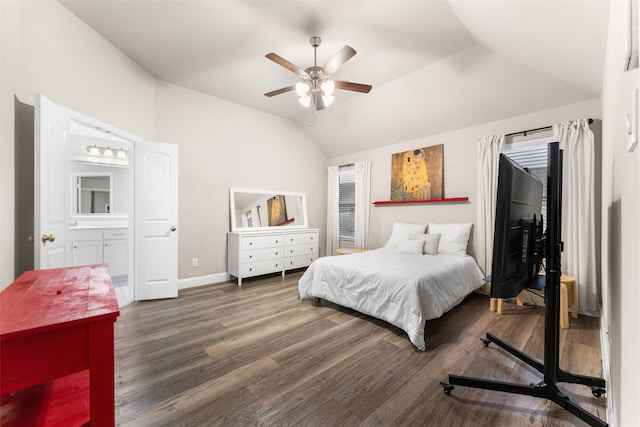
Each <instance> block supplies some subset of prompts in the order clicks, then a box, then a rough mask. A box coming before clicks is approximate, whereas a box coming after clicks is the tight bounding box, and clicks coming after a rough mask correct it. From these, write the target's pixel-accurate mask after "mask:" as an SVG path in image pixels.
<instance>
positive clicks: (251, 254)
mask: <svg viewBox="0 0 640 427" xmlns="http://www.w3.org/2000/svg"><path fill="white" fill-rule="evenodd" d="M282 251H283V248H281V247H276V248H264V249H251V250H249V251H243V252H242V263H243V264H245V263H247V262H257V261H267V260H270V259H276V258H279V259H281V258H282Z"/></svg>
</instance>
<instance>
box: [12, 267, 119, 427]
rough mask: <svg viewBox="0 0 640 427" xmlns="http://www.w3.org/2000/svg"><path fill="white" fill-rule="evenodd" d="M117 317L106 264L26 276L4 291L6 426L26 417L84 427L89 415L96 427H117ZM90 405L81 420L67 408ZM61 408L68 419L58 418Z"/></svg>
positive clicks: (38, 421) (44, 422) (52, 270)
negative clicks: (115, 347)
mask: <svg viewBox="0 0 640 427" xmlns="http://www.w3.org/2000/svg"><path fill="white" fill-rule="evenodd" d="M119 314H120V312H119V310H118V302H117V300H116V296H115V293H114V291H113V285H112V283H111V277H110V276H109V272H108V270H107V266H106V265H104V264H102V265H93V266H82V267H69V268H58V269H50V270H38V271H28V272H26V273H24V274H22V275H21V276H20V277H18V279H16V281H15V282H13V283H12V284H11V285H9V286H8V287H7V288H6V289H5V290H4V291H2V292H1V293H0V395H2V406H0V410H1V412H0V414H2V423H3V425H4V424H12V423H13V424H15V425H21V424H22V425H24V424H23V423H22V422H21V421H25V419H24V417H27V418H29V420H36V424H38V425H45V424H46V425H52V424H53V425H55V424H58V425H61V424H64V425H81V424H85V423H86V422H87V421H89V420H83V419H82V417H83V416H84V417H86V415H89V417H90V421H91V425H92V426H103V425H105V426H113V425H114V424H115V411H114V354H113V346H114V334H113V328H114V323H115V321H116V318H117V317H118V316H119ZM87 381H88V385H87V384H86V383H87ZM87 391H88V397H87V396H85V397H84V400H83V397H82V393H85V394H86V392H87ZM54 394H55V395H54ZM21 397H25V399H23V400H22V401H21ZM87 401H88V411H82V410H80V412H81V413H82V412H85V414H84V415H83V414H79V415H78V417H80V418H78V419H73V415H72V414H71V413H70V412H69V411H67V410H66V409H64V408H65V406H67V407H68V408H67V409H69V410H70V409H71V408H73V407H76V409H77V408H80V407H81V406H82V405H83V404H84V406H85V407H87ZM83 402H84V403H83ZM55 407H57V408H58V409H59V410H62V411H63V413H62V415H54V414H53V412H55V411H53V412H52V408H55ZM60 408H62V409H60ZM87 412H88V414H87ZM70 416H71V417H72V419H71V420H70V419H69V417H70Z"/></svg>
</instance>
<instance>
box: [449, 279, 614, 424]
mask: <svg viewBox="0 0 640 427" xmlns="http://www.w3.org/2000/svg"><path fill="white" fill-rule="evenodd" d="M546 286H547V288H546V291H545V297H546V302H545V305H546V307H545V338H544V341H545V345H544V364H543V363H541V362H539V361H538V360H536V359H534V358H532V357H530V356H529V355H527V354H525V353H523V352H522V351H520V350H518V349H516V348H515V347H513V346H511V345H509V344H507V343H506V342H504V341H502V340H501V339H500V338H498V337H496V336H495V335H492V334H490V333H487V338H486V339H483V340H482V341H483V343H484V346H485V347H488V346H489V344H490V343H491V342H493V343H496V344H497V345H498V346H499V347H500V348H502V349H504V350H506V351H507V352H509V353H511V354H512V355H513V356H515V357H517V358H518V359H520V360H522V361H523V362H525V363H526V364H528V365H529V366H531V367H533V368H534V369H536V370H537V371H538V372H540V373H542V374H543V375H544V380H543V381H542V382H540V383H538V384H527V385H525V384H517V383H510V382H503V381H494V380H487V379H480V378H472V377H463V376H458V375H449V382H447V383H445V382H441V383H440V384H441V385H442V387H444V392H445V393H446V394H450V393H451V390H453V388H454V387H453V386H454V385H460V386H465V387H475V388H482V389H485V390H494V391H503V392H507V393H515V394H524V395H527V396H534V397H541V398H545V399H548V400H551V401H553V402H555V403H556V404H558V405H559V406H561V407H562V408H564V409H566V410H567V411H569V412H571V413H572V414H574V415H576V416H577V417H578V418H580V419H581V420H582V421H584V422H586V423H587V424H589V425H591V426H602V427H604V426H607V425H608V424H607V423H606V422H604V421H602V420H601V419H600V418H598V417H596V416H594V415H593V414H591V413H590V412H587V411H586V410H584V409H582V408H581V407H580V406H578V405H577V404H576V403H573V402H572V401H571V399H570V398H569V396H567V395H565V394H564V393H562V392H561V391H560V390H559V389H558V387H557V383H558V382H564V383H573V384H582V385H586V386H590V387H591V392H592V393H593V395H594V396H596V397H600V396H602V394H603V393H605V391H606V390H605V389H604V387H605V381H604V379H602V378H596V377H589V376H584V375H576V374H572V373H569V372H565V371H563V370H562V369H560V367H559V366H558V364H559V359H560V351H559V331H558V326H559V318H558V317H559V315H558V313H559V310H558V308H559V302H560V272H559V271H556V272H553V271H549V272H548V273H547V285H546Z"/></svg>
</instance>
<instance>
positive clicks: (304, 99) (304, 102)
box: [298, 93, 311, 108]
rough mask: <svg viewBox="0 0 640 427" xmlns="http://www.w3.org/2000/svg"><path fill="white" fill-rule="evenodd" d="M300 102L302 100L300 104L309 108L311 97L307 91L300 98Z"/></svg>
mask: <svg viewBox="0 0 640 427" xmlns="http://www.w3.org/2000/svg"><path fill="white" fill-rule="evenodd" d="M298 102H300V105H302V106H303V107H304V108H309V105H310V104H311V97H310V96H309V95H307V94H306V93H305V94H304V95H302V96H301V97H300V98H298Z"/></svg>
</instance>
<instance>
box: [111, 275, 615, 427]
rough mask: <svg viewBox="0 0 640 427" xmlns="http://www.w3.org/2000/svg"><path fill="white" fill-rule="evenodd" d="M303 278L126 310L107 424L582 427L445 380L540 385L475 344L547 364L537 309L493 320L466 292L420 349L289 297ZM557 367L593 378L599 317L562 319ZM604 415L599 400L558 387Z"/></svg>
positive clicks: (553, 409) (369, 324)
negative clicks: (112, 419)
mask: <svg viewBox="0 0 640 427" xmlns="http://www.w3.org/2000/svg"><path fill="white" fill-rule="evenodd" d="M300 275H301V273H300V272H294V273H291V274H288V275H287V276H286V277H285V278H284V279H283V278H282V277H280V276H271V277H267V278H261V279H253V280H245V281H244V282H243V286H242V287H241V288H238V287H237V286H236V284H235V282H226V283H220V284H215V285H210V286H203V287H199V288H194V289H189V290H184V291H181V292H180V295H179V297H178V298H176V299H171V300H159V301H146V302H137V303H132V304H130V305H129V306H126V307H124V308H123V309H122V310H121V315H120V317H119V318H118V321H117V322H116V355H115V357H116V422H117V424H118V425H123V426H160V425H171V426H182V425H183V426H201V425H206V426H217V425H220V426H358V425H362V426H369V425H380V426H389V425H402V426H405V425H406V426H409V425H410V426H419V425H426V426H430V425H434V426H440V425H442V426H525V425H526V426H565V425H576V426H581V425H584V424H583V423H582V422H581V421H580V420H579V419H578V418H576V417H575V416H573V415H571V414H569V413H568V412H566V411H564V410H562V409H561V408H560V407H558V406H557V405H556V404H554V403H551V402H548V401H546V400H544V399H537V398H533V397H526V396H517V395H512V394H507V393H499V392H493V391H485V390H478V389H471V388H466V387H456V388H455V390H453V392H452V393H451V395H450V396H447V395H445V393H444V392H443V390H442V387H441V386H440V385H439V382H440V381H443V380H446V378H447V375H448V374H449V373H454V374H459V375H470V376H480V377H483V378H490V379H499V380H505V381H515V382H520V383H525V384H529V383H538V382H539V381H540V380H541V378H540V375H539V374H538V373H537V372H536V371H535V370H533V369H532V368H530V367H528V366H527V365H525V364H524V363H521V362H519V361H517V360H516V359H514V358H513V357H512V356H510V355H509V354H507V353H506V352H504V351H503V350H501V349H499V348H498V347H497V346H495V345H493V344H492V345H490V346H489V347H488V348H485V347H484V346H483V345H482V343H481V341H480V340H479V338H481V337H484V335H485V333H486V332H487V331H489V332H492V333H494V334H495V335H497V336H498V337H500V338H503V339H504V340H506V341H507V342H509V343H511V344H513V345H514V346H516V347H518V348H522V349H523V350H524V351H526V352H527V353H528V354H530V355H531V356H533V357H536V358H538V359H542V357H543V345H542V343H543V337H544V327H543V325H544V309H543V308H541V307H537V308H530V307H525V308H521V309H518V308H516V307H515V306H509V307H508V308H509V311H510V313H509V314H503V315H498V314H496V313H493V312H490V311H489V300H488V297H486V296H482V295H478V294H472V295H470V296H469V297H468V298H467V299H466V300H465V301H464V302H462V304H460V305H459V306H457V307H455V308H454V309H452V310H451V311H450V312H448V313H446V314H445V315H444V316H443V317H441V318H440V319H435V320H430V321H428V322H427V326H426V332H425V336H426V341H427V351H425V352H420V351H416V350H415V349H414V347H413V346H412V345H411V343H410V342H409V340H408V339H407V337H406V335H405V333H404V332H403V331H402V330H400V329H398V328H395V327H393V326H391V325H389V324H387V323H385V322H382V321H380V320H377V319H373V318H371V317H367V316H364V315H362V314H359V313H357V312H354V311H351V310H348V309H345V308H341V307H338V306H336V305H334V304H330V303H327V302H323V303H322V305H320V306H315V305H313V304H312V303H311V302H310V301H300V300H299V299H298V290H297V281H298V278H299V277H300ZM570 324H571V325H570V328H569V329H562V330H561V335H560V344H561V360H560V366H561V367H562V368H563V369H565V370H567V371H570V372H574V373H580V374H585V375H592V376H601V375H602V364H601V356H600V338H599V323H598V319H594V318H589V317H585V316H580V318H579V319H577V320H576V319H573V318H572V319H570ZM560 388H561V390H562V391H564V392H565V393H566V394H567V395H568V396H570V397H571V399H572V400H573V401H574V402H576V403H578V404H579V405H580V406H582V407H583V408H585V409H587V410H589V411H590V412H592V413H593V414H596V415H597V416H598V417H600V418H605V417H606V394H605V395H604V396H603V397H601V398H596V397H594V396H593V395H592V394H591V391H590V389H589V388H587V387H585V386H578V385H573V384H571V385H564V384H563V385H560Z"/></svg>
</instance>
